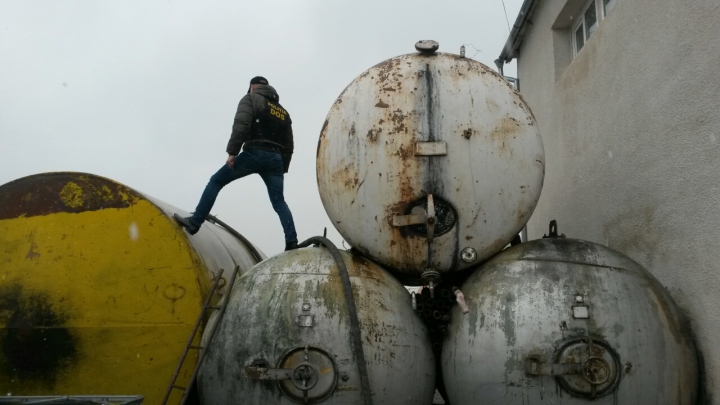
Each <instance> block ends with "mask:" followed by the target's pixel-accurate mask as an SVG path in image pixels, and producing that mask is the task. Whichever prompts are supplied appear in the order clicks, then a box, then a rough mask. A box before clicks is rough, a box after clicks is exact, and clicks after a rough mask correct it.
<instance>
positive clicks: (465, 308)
mask: <svg viewBox="0 0 720 405" xmlns="http://www.w3.org/2000/svg"><path fill="white" fill-rule="evenodd" d="M452 290H453V292H454V293H455V297H456V298H457V303H458V305H459V306H460V309H461V310H462V313H463V314H467V313H468V312H470V308H468V306H467V303H466V302H465V295H464V294H463V293H462V291H460V289H459V288H457V287H453V288H452Z"/></svg>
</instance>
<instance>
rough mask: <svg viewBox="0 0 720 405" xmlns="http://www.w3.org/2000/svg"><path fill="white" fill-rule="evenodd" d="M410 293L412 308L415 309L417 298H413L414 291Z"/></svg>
mask: <svg viewBox="0 0 720 405" xmlns="http://www.w3.org/2000/svg"><path fill="white" fill-rule="evenodd" d="M410 295H412V309H414V310H417V299H416V298H415V291H413V292H412V293H410Z"/></svg>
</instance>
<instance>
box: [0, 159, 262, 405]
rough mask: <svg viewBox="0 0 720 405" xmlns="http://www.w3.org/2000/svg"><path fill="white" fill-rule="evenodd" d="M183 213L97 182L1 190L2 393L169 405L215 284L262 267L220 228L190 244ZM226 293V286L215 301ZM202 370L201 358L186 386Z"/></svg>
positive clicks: (31, 182) (35, 182)
mask: <svg viewBox="0 0 720 405" xmlns="http://www.w3.org/2000/svg"><path fill="white" fill-rule="evenodd" d="M176 212H177V213H181V214H186V213H185V212H183V211H181V210H178V209H176V208H174V207H172V206H171V205H169V204H166V203H163V202H161V201H158V200H156V199H154V198H151V197H149V196H147V195H145V194H142V193H140V192H138V191H135V190H133V189H131V188H129V187H126V186H124V185H122V184H120V183H117V182H115V181H113V180H110V179H106V178H103V177H99V176H96V175H92V174H85V173H45V174H38V175H34V176H30V177H25V178H21V179H18V180H15V181H13V182H10V183H7V184H4V185H2V186H0V277H1V281H0V392H1V393H2V395H3V396H4V395H9V394H11V395H32V396H39V395H77V394H82V395H113V394H114V395H137V394H139V395H143V396H144V397H145V403H148V404H157V403H160V402H161V399H162V397H163V394H164V393H165V389H166V388H167V386H168V383H169V382H170V378H171V377H172V374H173V371H174V370H175V367H176V366H177V363H178V360H179V358H180V355H181V354H182V352H183V349H184V347H185V344H186V342H187V339H188V338H189V336H190V332H191V331H192V328H193V326H194V324H195V321H196V319H197V318H198V315H199V314H200V312H201V311H200V310H201V306H202V304H203V299H204V298H205V297H206V296H207V294H208V291H209V287H210V285H211V280H212V279H213V278H215V277H217V276H218V273H219V271H220V269H224V270H225V273H224V277H226V278H227V277H230V275H231V274H232V270H233V269H234V267H235V266H236V265H239V266H240V268H241V270H248V269H250V268H251V267H252V266H253V265H254V264H255V263H257V262H258V261H260V260H262V259H263V258H264V256H263V255H262V254H261V253H260V252H258V251H257V250H256V249H255V248H254V247H253V246H252V245H250V244H248V243H245V242H242V241H241V240H239V239H237V238H236V237H235V236H232V235H231V234H230V233H229V232H228V231H227V230H225V229H222V228H220V227H219V226H216V225H212V224H206V226H203V227H202V228H201V229H200V232H199V233H198V234H196V235H195V236H193V237H189V236H188V235H187V234H186V233H185V232H184V231H183V230H182V229H181V228H180V227H179V226H177V225H176V224H175V222H174V221H173V220H172V214H173V213H176ZM220 283H221V285H222V284H223V281H222V280H221V281H220ZM226 293H227V291H225V289H224V288H220V289H219V291H218V294H217V296H216V297H213V301H216V302H217V301H218V300H219V299H220V298H221V297H222V296H223V295H224V294H226ZM192 367H194V360H192V359H191V360H190V361H188V362H186V364H185V370H184V371H183V372H182V373H181V378H180V381H179V384H186V383H187V379H188V377H189V375H190V374H191V373H192ZM173 395H178V392H175V393H174V394H173ZM178 401H179V395H178V396H177V397H175V396H173V397H171V403H172V402H176V403H177V402H178Z"/></svg>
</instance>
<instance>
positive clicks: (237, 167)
mask: <svg viewBox="0 0 720 405" xmlns="http://www.w3.org/2000/svg"><path fill="white" fill-rule="evenodd" d="M253 173H257V174H259V175H260V177H262V179H263V181H264V182H265V186H266V187H267V190H268V195H269V196H270V202H271V203H272V206H273V208H274V209H275V212H277V214H278V216H279V217H280V223H281V224H282V227H283V231H284V232H285V243H290V242H297V233H296V232H295V222H294V221H293V217H292V213H291V212H290V208H288V206H287V204H286V203H285V197H284V196H283V161H282V155H281V154H280V152H274V151H269V150H262V149H251V150H247V151H243V152H242V153H240V154H239V155H238V156H237V157H236V158H235V164H234V165H233V168H232V169H231V168H229V167H228V166H227V165H223V167H222V168H220V170H218V171H217V173H215V174H214V175H213V176H212V177H211V178H210V181H209V182H208V184H207V186H205V191H203V194H202V197H200V202H199V203H198V206H197V208H195V213H194V214H193V216H192V217H191V218H190V222H192V223H193V224H194V225H197V226H200V225H202V224H203V222H205V218H206V217H207V216H208V214H209V213H210V210H211V209H212V207H213V205H214V204H215V199H216V198H217V196H218V194H219V193H220V190H222V188H223V187H225V186H226V185H227V184H229V183H230V182H232V181H234V180H237V179H240V178H243V177H245V176H247V175H249V174H253Z"/></svg>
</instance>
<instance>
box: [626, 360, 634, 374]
mask: <svg viewBox="0 0 720 405" xmlns="http://www.w3.org/2000/svg"><path fill="white" fill-rule="evenodd" d="M630 371H632V363H630V362H627V363H625V372H626V373H629V372H630Z"/></svg>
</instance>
